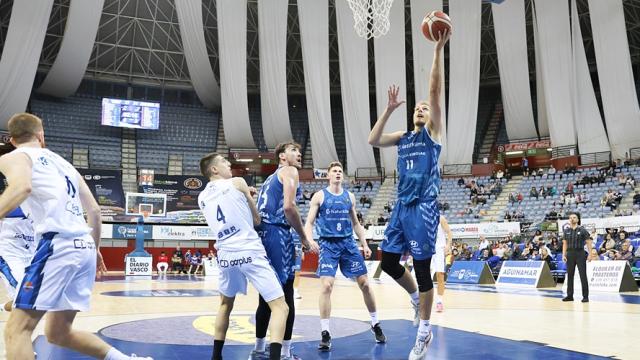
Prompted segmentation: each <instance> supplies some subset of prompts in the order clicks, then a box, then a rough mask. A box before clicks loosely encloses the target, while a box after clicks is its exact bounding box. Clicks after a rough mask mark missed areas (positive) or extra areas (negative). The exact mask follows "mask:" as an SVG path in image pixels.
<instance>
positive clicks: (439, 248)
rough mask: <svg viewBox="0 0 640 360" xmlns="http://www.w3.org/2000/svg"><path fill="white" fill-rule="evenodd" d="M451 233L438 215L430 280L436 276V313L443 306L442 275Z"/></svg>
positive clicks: (442, 217)
mask: <svg viewBox="0 0 640 360" xmlns="http://www.w3.org/2000/svg"><path fill="white" fill-rule="evenodd" d="M452 238H453V233H452V232H451V228H449V223H448V222H447V219H446V218H445V217H444V216H443V215H440V224H439V225H438V235H437V238H436V253H435V254H434V255H433V257H432V258H431V278H432V279H433V274H434V273H435V274H436V277H437V280H438V293H437V294H436V296H435V298H436V311H437V312H443V311H444V304H443V302H442V297H443V296H444V273H445V265H446V264H445V262H446V261H445V258H446V256H447V255H449V253H450V252H451V241H452Z"/></svg>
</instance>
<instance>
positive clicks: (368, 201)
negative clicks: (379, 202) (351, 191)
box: [360, 195, 371, 208]
mask: <svg viewBox="0 0 640 360" xmlns="http://www.w3.org/2000/svg"><path fill="white" fill-rule="evenodd" d="M360 204H362V206H363V207H368V208H371V198H370V197H368V196H367V195H362V197H360ZM367 205H369V206H367Z"/></svg>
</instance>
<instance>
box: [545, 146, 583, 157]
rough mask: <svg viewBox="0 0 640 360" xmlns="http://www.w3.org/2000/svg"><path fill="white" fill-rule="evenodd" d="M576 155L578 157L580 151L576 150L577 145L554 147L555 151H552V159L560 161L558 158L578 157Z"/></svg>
mask: <svg viewBox="0 0 640 360" xmlns="http://www.w3.org/2000/svg"><path fill="white" fill-rule="evenodd" d="M576 155H578V150H577V149H576V146H575V145H566V146H558V147H554V148H553V150H552V151H551V158H552V159H558V158H563V157H569V156H576Z"/></svg>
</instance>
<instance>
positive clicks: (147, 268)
mask: <svg viewBox="0 0 640 360" xmlns="http://www.w3.org/2000/svg"><path fill="white" fill-rule="evenodd" d="M125 261H126V266H125V275H151V270H152V268H151V262H152V261H151V257H150V256H145V257H140V256H127V257H126V258H125Z"/></svg>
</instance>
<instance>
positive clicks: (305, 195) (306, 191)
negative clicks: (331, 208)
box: [302, 190, 311, 201]
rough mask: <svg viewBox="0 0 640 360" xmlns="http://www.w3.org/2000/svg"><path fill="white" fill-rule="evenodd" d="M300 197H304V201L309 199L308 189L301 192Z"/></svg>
mask: <svg viewBox="0 0 640 360" xmlns="http://www.w3.org/2000/svg"><path fill="white" fill-rule="evenodd" d="M302 198H303V199H304V201H310V200H311V193H310V192H309V190H305V191H303V192H302Z"/></svg>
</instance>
